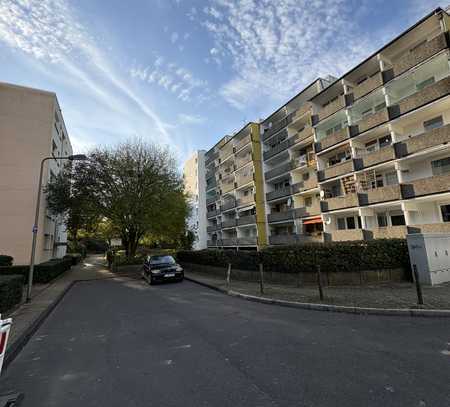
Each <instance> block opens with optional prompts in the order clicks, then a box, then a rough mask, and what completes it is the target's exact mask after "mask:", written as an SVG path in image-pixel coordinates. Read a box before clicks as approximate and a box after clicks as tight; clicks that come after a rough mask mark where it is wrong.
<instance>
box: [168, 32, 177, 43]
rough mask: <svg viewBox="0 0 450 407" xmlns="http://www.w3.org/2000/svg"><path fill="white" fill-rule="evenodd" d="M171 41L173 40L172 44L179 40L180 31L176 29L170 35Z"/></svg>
mask: <svg viewBox="0 0 450 407" xmlns="http://www.w3.org/2000/svg"><path fill="white" fill-rule="evenodd" d="M170 41H171V42H172V44H175V43H176V42H177V41H178V33H177V32H176V31H175V32H173V33H172V35H171V36H170Z"/></svg>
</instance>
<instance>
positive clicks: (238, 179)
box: [236, 172, 253, 187]
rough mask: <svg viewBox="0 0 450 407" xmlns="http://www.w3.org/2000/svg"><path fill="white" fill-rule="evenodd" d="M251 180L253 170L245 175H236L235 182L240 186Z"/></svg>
mask: <svg viewBox="0 0 450 407" xmlns="http://www.w3.org/2000/svg"><path fill="white" fill-rule="evenodd" d="M252 181H253V172H250V173H247V174H245V175H236V183H237V185H238V186H239V187H240V186H242V185H245V184H248V183H249V182H252Z"/></svg>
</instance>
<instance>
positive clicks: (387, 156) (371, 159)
mask: <svg viewBox="0 0 450 407" xmlns="http://www.w3.org/2000/svg"><path fill="white" fill-rule="evenodd" d="M394 159H395V151H394V147H393V146H386V147H383V148H381V149H379V150H378V151H374V152H373V153H367V154H364V155H359V156H358V157H357V158H355V167H356V168H355V169H363V168H367V167H371V166H372V165H376V164H380V163H384V162H387V161H391V160H394Z"/></svg>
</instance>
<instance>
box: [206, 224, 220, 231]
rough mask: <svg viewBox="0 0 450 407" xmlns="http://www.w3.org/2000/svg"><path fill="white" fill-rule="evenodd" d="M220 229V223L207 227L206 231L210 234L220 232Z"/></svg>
mask: <svg viewBox="0 0 450 407" xmlns="http://www.w3.org/2000/svg"><path fill="white" fill-rule="evenodd" d="M219 229H220V223H218V224H216V225H211V226H207V227H206V231H207V232H208V233H211V232H215V231H216V230H219Z"/></svg>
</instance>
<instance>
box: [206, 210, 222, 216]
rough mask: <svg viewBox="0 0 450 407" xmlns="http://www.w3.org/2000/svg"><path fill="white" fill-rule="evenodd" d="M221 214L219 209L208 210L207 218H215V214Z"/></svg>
mask: <svg viewBox="0 0 450 407" xmlns="http://www.w3.org/2000/svg"><path fill="white" fill-rule="evenodd" d="M218 214H219V211H217V210H216V211H208V212H206V217H207V218H214V217H215V216H217V215H218Z"/></svg>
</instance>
